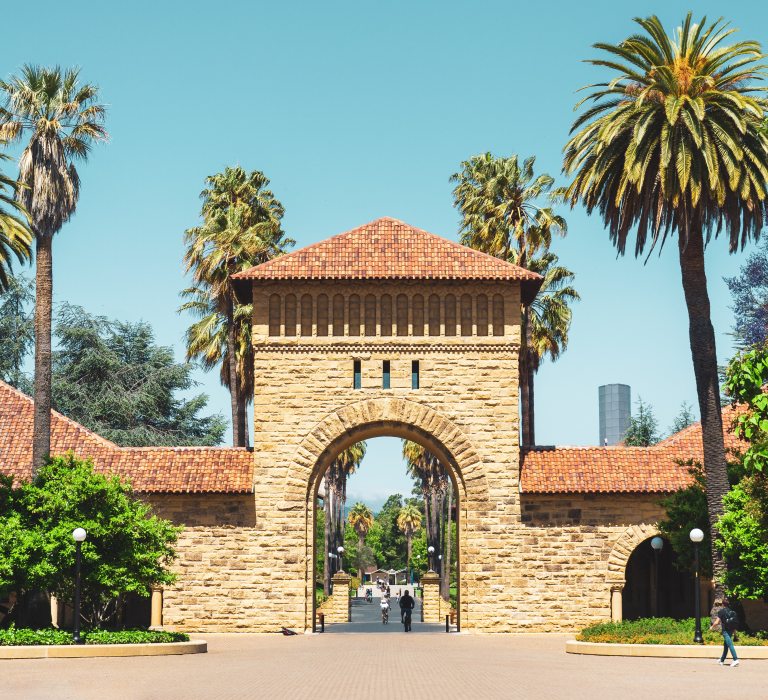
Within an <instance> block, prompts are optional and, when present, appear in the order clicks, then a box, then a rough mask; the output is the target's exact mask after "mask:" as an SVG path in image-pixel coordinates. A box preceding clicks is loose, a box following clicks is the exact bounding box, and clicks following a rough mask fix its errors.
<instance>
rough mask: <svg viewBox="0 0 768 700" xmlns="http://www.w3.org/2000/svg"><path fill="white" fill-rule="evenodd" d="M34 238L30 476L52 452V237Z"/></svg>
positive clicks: (39, 236)
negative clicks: (32, 405) (34, 290)
mask: <svg viewBox="0 0 768 700" xmlns="http://www.w3.org/2000/svg"><path fill="white" fill-rule="evenodd" d="M36 241H37V245H36V248H37V250H36V270H35V278H36V279H35V282H36V285H37V288H36V298H35V386H34V394H35V396H34V398H35V415H34V427H33V435H32V475H33V477H34V475H35V474H36V473H37V470H38V469H40V467H42V466H43V464H44V463H45V461H46V460H47V459H48V456H49V455H50V452H51V309H52V307H53V250H52V249H53V236H46V235H38V236H37V239H36Z"/></svg>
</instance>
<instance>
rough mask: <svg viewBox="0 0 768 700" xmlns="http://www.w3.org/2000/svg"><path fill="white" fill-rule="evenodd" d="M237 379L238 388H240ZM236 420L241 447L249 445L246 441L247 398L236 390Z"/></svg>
mask: <svg viewBox="0 0 768 700" xmlns="http://www.w3.org/2000/svg"><path fill="white" fill-rule="evenodd" d="M240 385H241V384H240V382H239V381H238V389H239V388H240ZM237 422H238V425H239V427H240V435H241V437H242V443H243V444H242V447H249V446H250V445H249V441H248V399H247V397H246V396H245V394H244V393H243V392H242V391H238V397H237Z"/></svg>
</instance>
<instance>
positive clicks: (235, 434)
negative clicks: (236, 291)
mask: <svg viewBox="0 0 768 700" xmlns="http://www.w3.org/2000/svg"><path fill="white" fill-rule="evenodd" d="M236 347H237V344H236V342H235V320H234V310H233V303H232V299H230V300H229V306H228V307H227V354H228V357H229V399H230V406H231V407H232V445H233V446H234V447H242V445H243V435H242V433H241V431H240V411H239V408H240V406H239V404H240V401H239V399H240V392H239V391H238V387H239V382H238V379H237V358H236V357H235V349H236Z"/></svg>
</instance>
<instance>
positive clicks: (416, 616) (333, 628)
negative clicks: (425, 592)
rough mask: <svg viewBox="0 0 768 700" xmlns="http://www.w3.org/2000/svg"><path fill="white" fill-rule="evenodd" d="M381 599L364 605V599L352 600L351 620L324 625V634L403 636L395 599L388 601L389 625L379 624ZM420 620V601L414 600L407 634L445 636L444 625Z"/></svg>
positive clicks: (403, 631) (398, 607)
mask: <svg viewBox="0 0 768 700" xmlns="http://www.w3.org/2000/svg"><path fill="white" fill-rule="evenodd" d="M380 603H381V599H380V598H374V599H373V602H372V603H366V602H365V599H364V598H353V599H352V620H351V621H350V622H347V623H336V624H333V625H329V624H326V626H325V633H326V634H338V633H340V632H345V633H350V632H351V633H353V634H365V633H371V632H373V633H377V634H405V630H404V629H403V625H402V623H401V622H400V606H399V605H398V604H397V598H394V597H393V598H391V599H390V605H391V609H390V611H389V623H388V624H386V625H385V624H383V623H382V622H381V607H380ZM420 620H421V599H420V598H417V599H416V607H415V608H414V610H413V615H412V617H411V621H412V624H411V631H410V632H409V633H408V634H425V633H442V634H445V624H442V625H440V624H427V623H424V622H420Z"/></svg>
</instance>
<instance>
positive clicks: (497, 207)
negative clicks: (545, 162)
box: [451, 153, 570, 445]
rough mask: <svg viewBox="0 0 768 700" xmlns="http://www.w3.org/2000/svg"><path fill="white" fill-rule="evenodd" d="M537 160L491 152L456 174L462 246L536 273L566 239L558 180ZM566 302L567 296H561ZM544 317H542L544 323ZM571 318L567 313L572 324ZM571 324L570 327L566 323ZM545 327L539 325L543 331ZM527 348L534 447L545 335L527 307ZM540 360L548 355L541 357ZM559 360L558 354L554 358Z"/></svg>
mask: <svg viewBox="0 0 768 700" xmlns="http://www.w3.org/2000/svg"><path fill="white" fill-rule="evenodd" d="M535 163H536V159H535V157H533V156H531V157H530V158H526V159H525V160H524V161H523V163H522V165H521V164H520V161H519V159H518V157H517V156H516V155H512V156H509V157H506V158H499V157H497V156H494V155H492V154H491V153H484V154H482V155H479V156H473V157H472V158H470V159H469V160H466V161H464V162H463V163H462V164H461V171H460V172H458V173H454V174H453V175H452V176H451V182H455V183H456V186H455V187H454V189H453V198H454V206H456V208H457V209H458V210H459V212H460V213H461V217H462V219H461V229H460V234H461V242H462V243H463V244H464V245H467V246H470V247H472V248H476V249H477V250H482V251H483V252H485V253H488V254H489V255H494V256H496V257H498V258H501V259H502V260H506V261H507V262H511V263H514V264H515V265H519V266H520V267H523V268H525V269H532V268H531V264H532V260H533V259H534V257H535V256H536V255H537V254H539V253H541V252H546V251H548V250H549V246H550V244H551V242H552V236H553V235H565V233H566V230H567V225H566V222H565V219H564V218H563V217H562V216H559V215H557V214H555V212H554V210H553V209H552V207H551V206H542V204H543V203H544V202H546V203H547V204H551V203H552V202H553V201H554V199H555V197H556V196H557V193H556V192H555V191H554V190H553V188H554V184H555V181H554V178H552V177H551V176H550V175H547V174H546V173H543V174H541V175H536V174H535V172H534V166H535ZM561 299H562V300H563V301H564V299H565V298H564V297H563V296H562V295H561ZM541 320H543V317H541V316H540V317H539V321H541ZM569 322H570V315H568V323H569ZM566 325H567V324H566ZM545 327H546V324H541V323H540V324H539V331H540V332H541V331H542V330H543V329H544V328H545ZM521 335H522V339H523V347H522V348H521V352H520V368H519V370H520V396H521V403H522V414H523V424H522V442H523V445H532V444H534V441H535V436H534V433H533V410H532V408H531V404H530V387H529V382H530V381H532V376H533V372H535V370H531V368H530V367H529V359H530V355H531V353H532V352H534V353H535V350H534V348H535V347H536V346H537V345H538V346H539V347H540V346H541V337H539V338H538V342H535V341H534V338H533V328H532V325H531V323H530V312H529V307H528V306H525V305H524V306H523V307H522V329H521ZM538 357H539V359H540V358H541V357H543V355H539V356H538ZM553 359H555V356H553Z"/></svg>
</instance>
